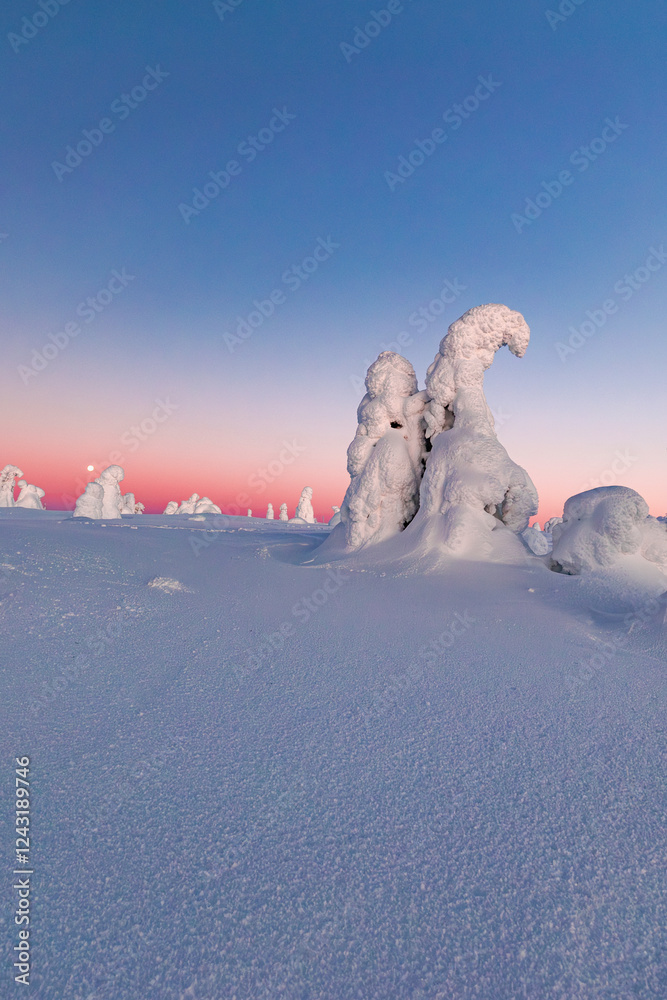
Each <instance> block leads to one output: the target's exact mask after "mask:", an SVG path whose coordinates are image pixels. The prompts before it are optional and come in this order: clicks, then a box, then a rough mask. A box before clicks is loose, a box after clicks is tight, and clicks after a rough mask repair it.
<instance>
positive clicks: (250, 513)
mask: <svg viewBox="0 0 667 1000" xmlns="http://www.w3.org/2000/svg"><path fill="white" fill-rule="evenodd" d="M248 517H252V511H251V509H250V507H248Z"/></svg>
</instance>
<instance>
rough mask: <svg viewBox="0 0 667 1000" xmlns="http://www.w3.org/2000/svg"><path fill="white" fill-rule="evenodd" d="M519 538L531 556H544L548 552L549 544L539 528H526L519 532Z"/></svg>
mask: <svg viewBox="0 0 667 1000" xmlns="http://www.w3.org/2000/svg"><path fill="white" fill-rule="evenodd" d="M521 537H522V538H523V540H524V542H525V543H526V545H527V546H528V548H529V549H530V551H531V552H532V553H533V555H536V556H546V555H547V553H548V552H549V542H548V540H547V539H546V537H545V536H544V534H543V533H542V532H541V531H540V530H539V528H536V527H535V526H533V527H532V528H526V529H525V530H524V531H522V532H521Z"/></svg>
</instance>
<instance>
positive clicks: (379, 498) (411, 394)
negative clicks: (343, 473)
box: [297, 351, 428, 550]
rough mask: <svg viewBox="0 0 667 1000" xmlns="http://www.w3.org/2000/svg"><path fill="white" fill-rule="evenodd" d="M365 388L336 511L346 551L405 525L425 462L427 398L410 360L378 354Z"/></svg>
mask: <svg viewBox="0 0 667 1000" xmlns="http://www.w3.org/2000/svg"><path fill="white" fill-rule="evenodd" d="M366 390H367V391H366V395H365V396H364V398H363V399H362V401H361V403H360V404H359V408H358V410H357V422H358V426H357V431H356V434H355V436H354V439H353V441H352V443H351V444H350V446H349V448H348V450H347V471H348V472H349V474H350V485H349V486H348V488H347V492H346V494H345V498H344V499H343V504H342V507H341V510H340V520H341V521H342V523H343V525H344V526H345V543H346V545H347V547H348V548H349V549H350V550H354V549H359V548H361V547H362V546H364V545H367V544H369V543H371V542H372V543H376V542H380V541H382V540H383V539H385V538H389V537H391V536H392V535H395V534H397V533H398V532H400V531H402V530H403V529H404V528H405V526H406V525H407V524H409V523H410V521H411V520H412V518H413V517H414V516H415V513H416V511H417V508H418V507H419V484H420V482H421V479H422V475H423V472H424V463H425V460H426V442H425V435H424V419H423V415H424V411H425V407H426V403H427V398H428V397H427V395H426V393H425V392H419V391H418V387H417V377H416V375H415V370H414V368H413V367H412V365H411V364H410V362H409V361H408V360H407V359H406V358H404V357H402V356H401V355H400V354H396V353H395V352H394V351H383V352H382V353H381V354H380V355H379V356H378V358H377V360H376V361H374V362H373V364H372V365H371V366H370V368H369V369H368V373H367V375H366ZM297 513H298V511H297Z"/></svg>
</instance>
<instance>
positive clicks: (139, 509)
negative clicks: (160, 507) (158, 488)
mask: <svg viewBox="0 0 667 1000" xmlns="http://www.w3.org/2000/svg"><path fill="white" fill-rule="evenodd" d="M145 510H146V508H145V506H144V505H143V504H142V503H135V505H134V513H135V514H143V512H144V511H145Z"/></svg>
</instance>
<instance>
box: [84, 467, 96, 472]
mask: <svg viewBox="0 0 667 1000" xmlns="http://www.w3.org/2000/svg"><path fill="white" fill-rule="evenodd" d="M86 468H87V469H88V472H94V471H95V466H94V465H88V466H86Z"/></svg>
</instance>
